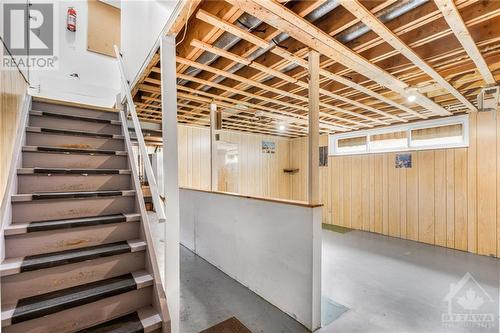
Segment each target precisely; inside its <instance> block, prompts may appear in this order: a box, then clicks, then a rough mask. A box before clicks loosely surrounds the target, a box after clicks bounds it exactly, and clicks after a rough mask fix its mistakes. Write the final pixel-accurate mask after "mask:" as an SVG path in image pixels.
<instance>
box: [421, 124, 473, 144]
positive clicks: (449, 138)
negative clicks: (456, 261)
mask: <svg viewBox="0 0 500 333" xmlns="http://www.w3.org/2000/svg"><path fill="white" fill-rule="evenodd" d="M463 139H464V131H463V126H462V124H454V125H446V126H437V127H430V128H419V129H414V130H412V131H411V145H412V147H425V146H437V145H446V144H459V143H460V142H462V141H463Z"/></svg>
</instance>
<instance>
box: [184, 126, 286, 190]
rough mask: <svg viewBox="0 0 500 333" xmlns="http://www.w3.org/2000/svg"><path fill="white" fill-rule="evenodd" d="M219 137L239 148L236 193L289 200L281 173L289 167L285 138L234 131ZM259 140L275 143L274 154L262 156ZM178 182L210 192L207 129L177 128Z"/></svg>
mask: <svg viewBox="0 0 500 333" xmlns="http://www.w3.org/2000/svg"><path fill="white" fill-rule="evenodd" d="M220 137H221V141H225V142H229V143H235V144H237V145H238V153H239V159H238V165H237V172H238V180H237V183H238V184H237V185H238V193H241V194H246V195H252V196H262V197H273V198H282V199H288V198H289V196H290V180H291V176H290V175H289V174H285V173H284V172H283V169H285V168H288V167H289V140H288V139H285V138H280V137H272V136H265V135H257V134H246V133H237V132H222V133H221V136H220ZM262 140H266V141H273V142H275V143H276V153H275V154H265V153H262V148H261V142H262ZM222 174H223V173H220V175H222ZM219 182H223V180H220V181H219ZM179 183H180V186H183V187H192V188H197V189H204V190H209V189H210V135H209V130H208V129H206V128H201V127H189V126H182V125H181V126H179ZM221 190H222V189H221Z"/></svg>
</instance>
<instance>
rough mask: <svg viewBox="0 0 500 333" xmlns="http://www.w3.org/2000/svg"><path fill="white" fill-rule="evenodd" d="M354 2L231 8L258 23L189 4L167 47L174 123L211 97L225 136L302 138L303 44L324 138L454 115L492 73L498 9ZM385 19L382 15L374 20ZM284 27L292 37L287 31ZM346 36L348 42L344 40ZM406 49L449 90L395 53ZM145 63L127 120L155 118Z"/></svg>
mask: <svg viewBox="0 0 500 333" xmlns="http://www.w3.org/2000/svg"><path fill="white" fill-rule="evenodd" d="M360 1H361V3H356V2H355V3H354V5H356V6H360V7H361V9H362V11H361V14H362V15H360V14H359V13H358V14H357V15H353V14H352V12H351V11H352V8H351V10H348V9H346V8H347V7H348V6H349V5H350V6H353V4H352V1H351V2H350V3H349V4H348V5H346V6H345V7H344V6H337V5H333V2H332V0H318V1H314V0H312V1H301V0H296V1H285V2H279V3H278V2H276V1H265V0H251V1H250V2H246V1H245V2H243V1H241V2H242V3H243V5H246V6H249V7H250V8H252V9H254V10H255V9H256V8H258V9H262V10H263V12H264V14H261V15H264V16H259V17H253V16H250V15H248V14H247V13H249V14H252V12H249V11H248V10H246V9H245V10H243V8H242V6H243V5H242V6H233V5H232V4H233V2H238V1H236V0H230V1H228V2H224V1H220V0H216V1H208V0H201V1H200V2H199V5H198V6H193V10H192V12H193V13H192V15H191V19H190V20H189V21H188V23H187V25H186V26H187V29H186V30H185V31H181V32H182V33H181V34H179V36H178V40H177V43H178V47H177V56H178V58H177V63H178V66H177V72H178V73H179V74H180V75H179V80H178V92H179V96H178V105H179V107H178V114H179V122H180V123H184V124H194V125H197V126H207V125H208V122H207V121H208V118H207V116H208V114H209V110H208V105H209V104H210V103H211V102H214V101H215V102H216V103H217V104H218V105H219V106H220V109H221V110H224V111H223V112H224V115H225V117H224V121H225V122H226V127H225V128H227V129H231V130H241V131H247V132H252V133H266V134H270V135H280V134H284V135H286V136H289V137H296V136H301V135H304V134H305V133H307V121H306V119H307V105H308V84H307V82H308V70H307V67H308V59H307V54H308V52H309V50H310V49H311V48H315V47H316V48H321V50H320V53H321V59H320V90H319V94H320V97H319V105H320V109H321V116H320V118H321V121H322V127H321V129H320V130H321V131H326V132H332V131H350V130H356V129H362V128H367V127H373V126H384V125H386V124H389V123H398V122H399V123H400V122H406V121H413V120H416V119H419V118H428V117H436V116H441V115H444V112H442V111H443V110H445V111H446V112H448V113H449V114H451V113H454V114H456V113H462V112H464V111H467V108H466V107H465V106H464V104H467V103H464V99H465V100H468V101H467V102H469V103H470V102H471V101H473V100H475V97H476V94H477V93H478V92H479V90H480V89H481V87H483V86H484V84H485V82H486V83H487V82H489V84H492V82H494V81H493V80H495V79H499V78H500V37H498V36H500V2H496V1H480V0H455V1H454V4H455V5H456V8H455V12H451V14H450V12H449V11H448V12H446V13H445V12H443V11H442V10H441V9H440V8H439V6H440V4H443V3H444V4H447V3H449V2H450V0H434V1H430V2H424V3H422V4H417V5H416V6H408V7H407V8H405V9H403V10H402V9H401V8H402V7H406V6H405V5H404V3H400V2H399V1H397V0H385V1H381V2H371V1H364V0H360ZM264 3H265V6H263V4H264ZM278 8H279V10H278ZM363 8H364V9H363ZM275 11H276V12H275ZM395 11H396V12H395ZM367 12H370V13H371V15H372V16H373V17H375V16H376V17H378V18H376V19H374V20H373V22H375V23H373V22H372V24H377V27H378V28H379V29H382V30H384V29H385V30H384V32H383V33H380V31H377V29H373V30H365V29H364V28H363V25H361V23H363V20H364V21H366V19H364V17H366V16H367V15H366V13H367ZM447 13H448V14H447ZM306 15H307V18H305V16H306ZM387 15H394V16H393V17H392V18H391V19H390V20H389V21H386V20H385V19H383V18H384V17H387ZM447 15H448V16H447ZM358 16H359V17H358ZM262 19H264V20H262ZM457 20H461V21H457ZM382 21H383V23H382ZM276 22H277V23H276ZM298 22H300V24H295V23H298ZM358 23H359V24H358ZM365 23H366V22H365ZM292 26H293V28H294V30H295V31H293V32H294V33H295V35H293V34H290V31H288V30H287V28H290V27H292ZM313 28H315V29H316V30H313ZM347 28H349V29H348V31H346V29H347ZM360 29H361V30H360ZM374 30H375V31H374ZM386 30H388V31H389V33H391V32H392V33H393V34H394V36H396V37H397V38H399V40H400V41H401V42H402V43H403V44H404V45H403V47H404V46H406V48H407V49H404V50H403V51H404V52H403V51H401V48H397V49H394V48H393V46H392V45H391V44H390V43H387V42H386V39H387V38H388V37H387V31H386ZM358 31H359V34H358ZM283 33H288V36H285V34H283ZM353 33H354V34H355V35H356V36H355V37H353V38H351V37H349V38H347V39H346V36H350V35H352V34H353ZM384 34H385V39H384V38H383V37H384ZM394 36H390V37H394ZM464 36H465V37H464ZM304 37H307V38H304ZM332 41H333V42H332ZM330 44H331V45H330ZM399 46H401V45H399ZM474 47H475V48H476V49H474ZM408 49H409V50H410V51H414V52H415V53H416V54H418V55H420V57H421V60H422V61H424V62H425V63H427V64H428V66H430V68H431V69H432V70H434V71H435V72H436V73H438V75H440V76H441V79H442V80H445V81H446V82H447V83H449V84H450V86H451V87H453V88H454V89H455V90H456V91H455V94H453V92H452V91H450V89H448V88H449V87H447V86H446V84H443V81H442V80H441V79H439V78H438V79H435V75H434V77H433V74H432V73H431V74H429V72H428V71H427V72H426V71H425V70H423V68H422V66H420V65H419V64H420V63H419V62H417V61H414V60H415V59H411V57H410V58H409V57H407V56H406V55H405V52H408ZM340 55H342V57H340ZM478 56H480V57H478ZM155 59H156V60H155ZM153 60H154V61H151V63H150V64H149V66H147V68H146V71H145V72H144V73H143V75H142V76H141V79H140V83H139V84H137V85H136V86H135V87H134V90H133V94H134V96H135V97H134V100H135V101H136V102H137V109H138V112H139V116H140V117H142V118H143V119H147V120H148V121H154V122H158V121H159V120H160V118H161V112H160V111H161V94H160V85H161V82H160V75H159V74H160V66H161V64H160V63H159V61H158V60H159V57H157V56H156V57H155V58H154V59H153ZM409 60H410V61H409ZM367 64H368V65H367ZM346 65H348V66H346ZM349 65H353V66H351V67H350V66H349ZM488 72H489V75H488ZM380 73H385V74H383V75H379V74H380ZM488 76H489V77H488ZM375 78H377V79H376V80H375ZM440 80H441V81H440ZM415 89H416V90H417V91H418V93H419V94H420V95H421V96H424V99H420V98H418V99H417V100H418V102H419V104H416V103H410V102H408V101H407V100H406V98H405V96H406V94H407V93H413V90H415ZM456 92H458V93H459V94H460V96H462V97H460V96H457V94H456ZM471 104H472V103H471ZM436 106H438V108H436ZM468 106H469V107H470V105H468ZM469 109H470V108H469ZM283 123H287V124H288V126H287V129H286V131H285V132H286V133H280V131H277V129H278V124H283Z"/></svg>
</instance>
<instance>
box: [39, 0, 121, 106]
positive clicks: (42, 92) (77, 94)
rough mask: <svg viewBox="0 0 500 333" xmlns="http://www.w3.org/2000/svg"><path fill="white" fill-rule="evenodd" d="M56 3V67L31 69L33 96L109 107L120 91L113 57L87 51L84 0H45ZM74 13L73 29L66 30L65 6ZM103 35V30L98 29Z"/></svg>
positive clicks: (86, 21)
mask: <svg viewBox="0 0 500 333" xmlns="http://www.w3.org/2000/svg"><path fill="white" fill-rule="evenodd" d="M45 2H48V3H53V4H54V5H55V17H54V20H55V26H57V27H58V34H56V37H57V45H58V54H57V59H58V61H57V69H55V70H46V71H31V73H30V75H31V77H30V83H31V86H32V87H33V88H34V89H32V90H31V91H30V93H31V94H32V95H34V96H40V97H46V98H51V99H58V100H64V101H72V102H75V103H81V104H91V105H98V106H103V107H111V106H113V105H114V104H115V102H116V94H117V93H118V92H119V90H120V76H119V73H118V68H117V65H116V59H115V58H112V57H109V56H106V55H103V54H98V53H95V52H90V51H88V50H87V37H88V36H87V28H88V14H89V7H88V4H87V1H78V0H67V1H54V0H48V1H45ZM70 7H73V8H74V9H75V10H76V12H77V19H76V20H77V23H76V24H77V27H76V32H71V31H68V30H67V29H66V28H65V27H66V16H67V11H68V8H70ZM101 33H102V34H103V32H101Z"/></svg>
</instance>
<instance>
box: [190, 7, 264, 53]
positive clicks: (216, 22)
mask: <svg viewBox="0 0 500 333" xmlns="http://www.w3.org/2000/svg"><path fill="white" fill-rule="evenodd" d="M196 18H197V19H200V20H202V21H205V22H207V23H209V24H211V25H213V26H215V27H217V28H219V29H223V30H225V31H229V32H230V33H231V34H233V35H235V36H236V37H239V38H241V39H246V40H248V41H249V42H250V43H253V44H255V45H257V46H258V47H260V48H263V49H265V48H268V47H269V43H267V42H266V41H265V40H263V39H262V38H259V37H257V36H254V35H252V34H251V33H249V32H247V31H246V30H243V29H241V28H240V27H238V26H235V25H233V24H231V23H229V22H225V21H223V20H220V19H219V18H218V17H217V16H215V15H212V14H210V13H208V12H206V11H204V10H203V9H200V10H199V11H198V12H197V13H196Z"/></svg>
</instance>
